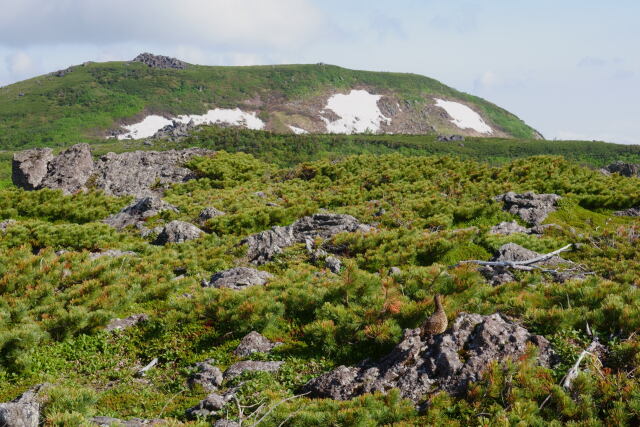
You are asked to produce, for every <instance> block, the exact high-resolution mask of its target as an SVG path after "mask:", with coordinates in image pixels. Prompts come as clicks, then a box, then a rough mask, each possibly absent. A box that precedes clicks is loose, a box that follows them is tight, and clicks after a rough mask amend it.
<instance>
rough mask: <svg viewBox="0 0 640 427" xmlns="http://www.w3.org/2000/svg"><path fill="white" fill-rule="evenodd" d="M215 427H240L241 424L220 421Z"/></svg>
mask: <svg viewBox="0 0 640 427" xmlns="http://www.w3.org/2000/svg"><path fill="white" fill-rule="evenodd" d="M213 427H240V424H238V423H237V422H235V421H231V420H218V421H216V422H215V424H213Z"/></svg>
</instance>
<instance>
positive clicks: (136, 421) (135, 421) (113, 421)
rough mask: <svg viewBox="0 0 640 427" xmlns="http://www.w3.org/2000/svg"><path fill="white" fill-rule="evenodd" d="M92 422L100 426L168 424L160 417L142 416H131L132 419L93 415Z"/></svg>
mask: <svg viewBox="0 0 640 427" xmlns="http://www.w3.org/2000/svg"><path fill="white" fill-rule="evenodd" d="M89 421H90V422H91V424H93V425H96V426H100V427H144V426H157V425H163V424H167V421H165V420H160V419H151V420H146V419H142V418H131V419H130V420H121V419H119V418H112V417H93V418H91V419H90V420H89Z"/></svg>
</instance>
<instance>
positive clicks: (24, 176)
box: [11, 148, 54, 190]
mask: <svg viewBox="0 0 640 427" xmlns="http://www.w3.org/2000/svg"><path fill="white" fill-rule="evenodd" d="M53 157H54V156H53V151H51V149H50V148H34V149H33V150H26V151H21V152H19V153H15V154H14V155H13V162H12V168H11V180H12V181H13V183H14V184H15V185H16V186H18V187H21V188H24V189H25V190H35V189H37V188H39V187H40V183H41V182H42V180H43V179H44V177H45V176H46V175H47V167H48V165H49V162H50V161H51V160H53Z"/></svg>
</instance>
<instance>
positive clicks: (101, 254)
mask: <svg viewBox="0 0 640 427" xmlns="http://www.w3.org/2000/svg"><path fill="white" fill-rule="evenodd" d="M123 256H138V254H137V253H136V252H133V251H120V250H118V249H109V250H107V251H104V252H94V253H92V254H89V259H91V260H95V259H100V258H103V257H109V258H120V257H123Z"/></svg>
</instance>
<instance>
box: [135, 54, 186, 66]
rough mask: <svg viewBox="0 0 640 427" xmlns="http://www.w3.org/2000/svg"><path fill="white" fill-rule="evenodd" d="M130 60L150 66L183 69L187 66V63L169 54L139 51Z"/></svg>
mask: <svg viewBox="0 0 640 427" xmlns="http://www.w3.org/2000/svg"><path fill="white" fill-rule="evenodd" d="M132 62H141V63H143V64H145V65H147V66H149V67H150V68H173V69H177V70H183V69H185V68H187V65H188V64H187V63H186V62H182V61H180V60H179V59H176V58H171V57H169V56H162V55H154V54H152V53H146V52H145V53H141V54H140V55H138V56H136V57H135V58H133V61H132Z"/></svg>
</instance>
